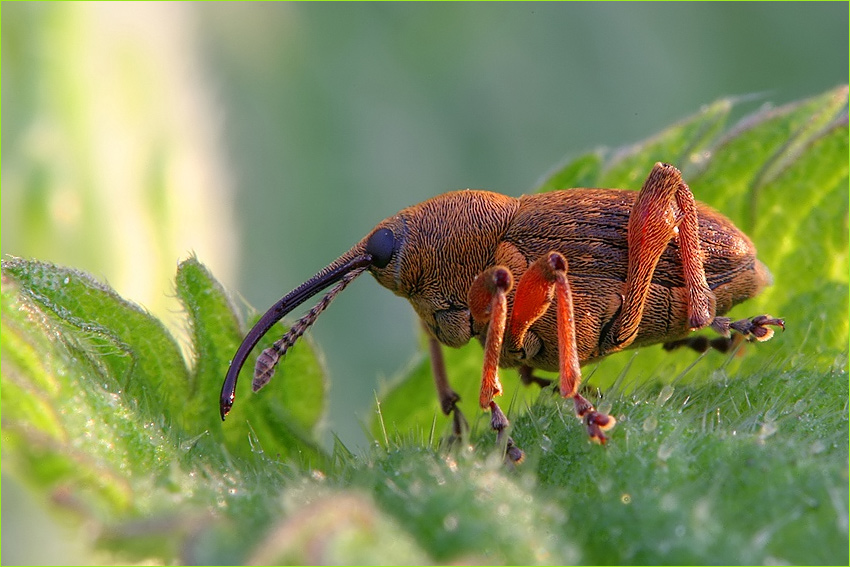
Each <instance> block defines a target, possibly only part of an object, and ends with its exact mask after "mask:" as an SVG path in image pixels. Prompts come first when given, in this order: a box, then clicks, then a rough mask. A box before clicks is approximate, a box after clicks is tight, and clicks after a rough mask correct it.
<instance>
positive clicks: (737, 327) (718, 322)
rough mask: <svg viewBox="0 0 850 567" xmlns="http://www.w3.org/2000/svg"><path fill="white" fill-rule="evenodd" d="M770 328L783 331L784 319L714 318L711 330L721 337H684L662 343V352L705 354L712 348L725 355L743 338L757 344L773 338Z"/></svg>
mask: <svg viewBox="0 0 850 567" xmlns="http://www.w3.org/2000/svg"><path fill="white" fill-rule="evenodd" d="M771 326H773V327H779V328H781V329H782V330H783V331H784V330H785V319H777V318H774V317H771V316H770V315H759V316H757V317H753V318H751V319H741V320H739V321H732V319H730V318H729V317H715V318H714V321H712V322H711V328H712V329H714V330H715V331H717V332H718V333H720V334H721V335H723V336H722V337H717V338H715V339H709V338H708V337H706V336H703V335H699V336H695V337H686V338H684V339H679V340H676V341H669V342H666V343H664V350H673V349H676V348H679V347H680V346H687V347H690V348H692V349H694V350H695V351H697V352H705V351H707V350H708V349H709V348H713V349H715V350H718V351H720V352H724V353H725V352H729V351H730V350H732V349H733V348H734V347H736V346H738V345H739V344H740V343H741V340H743V339H744V338H747V339H749V340H755V341H758V342H762V341H766V340H768V339H770V338H771V337H772V336H773V329H771V328H770V327H771ZM732 331H735V334H732Z"/></svg>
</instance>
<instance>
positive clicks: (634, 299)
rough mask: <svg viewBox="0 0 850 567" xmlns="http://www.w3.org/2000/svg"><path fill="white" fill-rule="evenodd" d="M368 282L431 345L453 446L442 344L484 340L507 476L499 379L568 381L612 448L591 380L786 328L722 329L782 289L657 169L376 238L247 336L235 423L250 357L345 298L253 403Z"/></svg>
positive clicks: (594, 436)
mask: <svg viewBox="0 0 850 567" xmlns="http://www.w3.org/2000/svg"><path fill="white" fill-rule="evenodd" d="M365 271H369V272H370V273H371V274H372V276H374V278H375V279H376V280H377V281H378V283H380V284H381V285H382V286H384V287H386V288H387V289H389V290H390V291H392V292H393V293H395V294H396V295H399V296H401V297H404V298H406V299H407V300H408V301H409V302H410V304H411V305H412V306H413V309H414V310H415V311H416V313H417V315H418V316H419V318H420V319H421V321H422V326H423V327H424V329H425V331H426V332H427V334H428V336H429V351H430V354H431V358H432V368H433V372H434V382H435V386H436V390H437V397H438V400H439V403H440V408H441V409H442V411H443V412H444V413H445V414H446V415H451V416H452V418H453V434H454V435H456V436H460V435H461V434H462V432H463V431H464V429H465V428H466V427H467V425H466V420H465V418H464V417H463V414H462V413H461V411H460V409H459V408H458V406H457V402H458V400H459V399H460V398H459V396H458V395H457V393H456V392H455V391H454V390H453V389H452V387H451V385H450V384H449V377H448V375H447V372H446V369H445V366H444V364H443V362H442V356H441V351H440V349H441V348H442V346H441V345H445V346H449V347H459V346H462V345H464V344H466V343H467V342H469V341H470V340H471V339H477V340H479V341H480V342H481V343H482V345H483V347H484V363H483V368H482V377H481V392H480V396H479V405H480V406H481V408H482V409H484V410H488V411H490V414H491V420H490V425H491V427H492V428H493V430H495V431H496V434H497V441H498V443H499V444H500V446H501V447H502V448H503V449H504V451H505V458H506V460H507V461H508V462H512V463H518V462H520V461H521V460H522V458H523V452H522V451H521V450H520V449H519V448H518V447H516V446H515V444H514V442H513V440H512V439H511V438H510V437H509V436H508V435H507V428H508V425H509V422H508V419H507V417H506V416H505V415H504V413H503V412H502V410H501V408H500V407H499V405H498V404H497V403H496V401H495V398H496V397H497V396H498V395H500V394H501V391H502V387H501V383H500V381H499V377H498V368H500V367H501V368H508V367H515V368H518V370H519V375H520V378H521V379H522V381H523V383H525V384H532V383H536V384H538V385H541V386H543V385H547V384H548V383H549V382H550V381H549V380H546V379H543V378H539V377H537V376H535V375H534V373H533V372H534V370H535V369H539V370H547V371H557V372H558V374H559V376H558V384H557V386H558V388H559V390H560V393H561V395H562V396H563V397H565V398H572V400H573V403H574V406H575V411H576V415H577V417H578V418H579V419H580V420H581V421H582V422H583V423H584V426H585V427H586V429H587V431H588V435H589V437H590V439H591V440H593V441H596V442H598V443H600V444H604V443H605V442H606V441H607V439H608V437H607V435H606V432H607V431H609V430H610V429H611V428H612V427H613V426H614V424H615V420H614V418H613V417H611V416H609V415H606V414H604V413H601V412H598V411H596V409H595V408H594V407H593V405H592V404H591V403H590V402H589V401H588V400H586V399H585V398H584V397H583V396H582V395H581V394H580V393H579V389H578V387H579V384H580V381H581V370H580V367H581V366H582V365H583V364H585V363H588V362H591V361H594V360H597V359H599V358H602V357H604V356H606V355H608V354H611V353H614V352H617V351H621V350H623V349H626V348H634V347H640V346H646V345H650V344H655V343H664V344H665V346H666V347H668V348H673V347H674V346H681V345H685V346H691V347H693V348H706V347H705V344H706V343H705V340H704V338H703V339H702V341H699V340H697V337H693V340H691V338H689V335H690V333H691V332H692V331H695V330H697V329H700V328H704V327H707V326H710V327H711V328H712V329H714V330H715V331H717V332H718V333H719V334H720V335H721V339H720V340H714V341H711V342H710V343H708V344H710V345H711V346H714V347H715V348H718V349H721V350H722V349H723V348H724V346H728V342H729V341H731V340H732V338H731V333H732V332H735V333H737V334H739V335H743V336H745V337H747V338H749V339H753V340H759V341H762V340H767V339H769V338H770V337H771V336H772V335H773V329H772V327H780V328H783V329H784V321H783V320H782V319H777V318H774V317H771V316H770V315H759V316H757V317H753V318H749V319H742V320H739V321H732V320H730V319H728V318H726V317H723V315H724V314H725V313H726V312H728V311H729V310H730V309H731V308H732V307H733V306H734V305H736V304H738V303H740V302H742V301H744V300H746V299H749V298H751V297H754V296H755V295H757V294H758V293H759V292H760V291H761V289H762V288H763V287H765V286H766V285H770V284H771V283H772V282H771V276H770V272H769V271H768V269H767V268H766V267H765V266H764V265H763V264H762V263H761V262H760V261H759V260H758V259H757V258H756V250H755V247H754V246H753V243H752V242H751V241H750V239H749V238H748V237H747V236H746V235H745V234H744V233H743V232H741V231H740V230H739V229H738V228H737V227H736V226H735V225H734V224H733V223H732V222H731V221H730V220H729V219H727V218H726V217H725V216H723V215H722V214H720V213H718V212H717V211H715V210H714V209H712V208H710V207H709V206H707V205H705V204H702V203H699V202H697V201H696V200H695V199H694V197H693V195H692V194H691V191H690V189H689V188H688V186H687V184H686V183H685V182H684V180H683V179H682V177H681V173H680V172H679V170H677V169H676V168H675V167H673V166H672V165H668V164H664V163H657V164H655V166H654V167H653V168H652V170H651V171H650V172H649V175H648V177H647V179H646V181H645V182H644V184H643V187H642V188H641V189H640V191H633V190H623V189H583V188H578V189H566V190H562V191H552V192H548V193H540V194H534V195H526V196H523V197H519V198H513V197H508V196H505V195H501V194H498V193H492V192H489V191H475V190H464V191H455V192H450V193H444V194H442V195H438V196H436V197H434V198H432V199H429V200H427V201H425V202H423V203H420V204H418V205H414V206H411V207H408V208H406V209H404V210H402V211H401V212H399V213H397V214H395V215H393V216H391V217H389V218H387V219H385V220H383V221H382V222H380V223H379V224H378V225H377V226H376V227H375V228H374V229H373V230H372V231H371V232H370V233H369V234H368V235H367V236H366V237H364V238H363V239H362V240H361V241H360V242H358V243H357V244H355V245H354V246H353V247H352V248H351V249H350V250H348V251H347V252H346V253H344V254H343V255H342V256H340V257H339V258H337V259H336V260H335V261H334V262H332V263H331V264H329V265H328V266H327V267H326V268H324V269H323V270H322V271H320V272H319V273H318V274H316V275H315V276H313V277H312V278H311V279H309V280H308V281H307V282H305V283H304V284H302V285H301V286H299V287H297V288H296V289H295V290H293V291H292V292H290V293H289V294H288V295H286V296H285V297H283V298H282V299H281V300H280V301H278V302H277V303H276V304H275V305H274V306H272V307H271V309H269V310H268V311H267V312H266V313H265V314H264V315H263V316H262V317H261V318H260V320H259V321H258V322H257V324H256V325H254V327H253V328H252V329H251V330H250V331H249V332H248V334H247V335H246V337H245V339H244V340H243V342H242V344H241V345H240V347H239V349H238V350H237V352H236V355H235V356H234V358H233V360H232V361H231V365H230V368H229V370H228V372H227V375H226V377H225V381H224V384H223V386H222V391H221V399H220V413H221V417H222V419H224V418H225V416H226V415H227V413H228V412H229V411H230V409H231V407H232V406H233V402H234V398H235V388H236V380H237V378H238V374H239V371H240V369H241V368H242V366H243V364H244V363H245V360H246V359H247V357H248V355H249V353H250V352H251V350H252V349H253V348H254V346H255V345H256V344H257V342H258V341H259V340H260V339H261V338H262V336H263V335H264V334H265V333H266V332H267V331H268V330H269V329H270V328H271V327H272V326H273V325H274V324H275V323H276V322H277V321H279V320H280V319H281V318H283V317H284V316H285V315H287V314H288V313H290V312H291V311H292V310H293V309H295V308H296V307H298V306H299V305H300V304H302V303H304V302H305V301H307V300H308V299H309V298H310V297H312V296H313V295H315V294H317V293H319V292H320V291H322V290H324V289H326V288H328V287H330V288H331V289H330V290H329V291H328V292H327V293H326V294H325V295H324V296H323V297H322V298H321V299H320V301H319V302H318V303H317V304H316V305H315V306H314V307H313V308H312V309H310V310H309V311H308V312H307V314H306V315H304V316H303V317H302V318H301V319H300V320H298V321H297V322H296V323H295V324H294V325H292V327H291V328H290V330H289V331H288V332H287V333H286V334H285V335H284V336H283V337H282V338H281V339H280V340H278V341H277V342H276V343H274V345H273V346H272V347H269V348H268V349H266V350H265V351H263V353H262V354H261V355H260V357H259V358H258V359H257V366H256V369H255V372H254V382H253V387H254V390H255V391H256V390H258V389H260V388H261V387H262V386H264V385H265V384H266V383H268V381H269V380H270V379H271V377H272V375H273V373H274V368H275V365H276V364H277V363H278V361H279V360H280V357H281V356H283V354H284V353H285V352H286V350H287V349H288V348H289V347H291V346H292V345H293V344H294V343H295V342H296V341H297V340H298V338H299V337H300V336H301V335H303V334H304V332H305V331H306V330H307V329H308V328H309V327H310V326H311V325H312V324H313V323H314V322H315V320H316V319H317V318H318V316H319V315H320V314H321V313H322V311H324V309H325V308H327V306H328V305H329V304H330V302H331V301H332V300H333V298H334V297H335V296H336V295H337V294H339V293H340V292H341V291H342V290H343V289H345V287H346V286H347V285H348V284H349V283H350V282H351V281H353V280H354V279H355V278H356V277H357V276H359V275H360V274H362V273H363V272H365Z"/></svg>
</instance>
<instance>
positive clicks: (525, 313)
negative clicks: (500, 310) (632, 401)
mask: <svg viewBox="0 0 850 567" xmlns="http://www.w3.org/2000/svg"><path fill="white" fill-rule="evenodd" d="M553 299H554V300H555V304H556V309H557V321H558V323H557V325H558V363H559V364H558V365H559V369H558V370H559V374H560V376H559V388H560V392H561V395H562V396H563V397H565V398H572V399H573V402H574V403H575V408H576V415H577V416H578V418H579V419H581V420H582V421H583V422H584V424H585V426H586V427H587V430H588V433H589V434H590V438H591V439H592V440H593V441H596V442H598V443H605V441H607V437H605V435H604V434H603V433H602V432H603V431H605V430H608V429H611V428H612V427H613V426H614V424H615V423H616V420H615V419H614V418H613V417H611V416H608V415H606V414H603V413H599V412H597V411H596V409H595V408H594V407H593V405H592V404H591V403H590V402H588V401H587V400H586V399H585V398H584V397H583V396H582V395H581V394H579V393H578V387H579V384H580V383H581V369H580V367H579V360H578V348H577V346H576V331H575V318H574V315H573V296H572V291H571V290H570V282H569V280H568V279H567V260H566V258H564V257H563V256H562V255H561V254H559V253H558V252H550V253H549V254H547V255H546V256H544V257H543V258H540V259H539V260H537V261H536V262H534V263H533V264H531V266H529V267H528V270H527V271H526V272H525V273H524V274H523V275H522V277H521V278H520V280H519V283H518V284H517V291H516V295H515V296H514V308H513V312H512V313H511V340H512V341H514V342H515V343H517V344H522V339H523V337H524V336H525V333H526V332H527V331H528V328H529V327H530V326H531V325H532V324H533V323H534V321H536V320H537V319H538V318H540V316H542V315H543V313H545V312H546V309H548V307H549V305H550V303H551V302H552V300H553ZM520 376H521V377H522V378H523V381H526V380H529V381H530V380H531V371H530V369H527V370H524V369H523V368H520Z"/></svg>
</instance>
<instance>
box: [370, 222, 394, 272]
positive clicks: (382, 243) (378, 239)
mask: <svg viewBox="0 0 850 567" xmlns="http://www.w3.org/2000/svg"><path fill="white" fill-rule="evenodd" d="M394 247H395V235H394V234H393V231H391V230H390V229H388V228H382V229H380V230H376V231H375V232H374V233H372V236H370V237H369V241H368V242H367V243H366V253H367V254H369V255H370V256H372V265H373V266H375V267H377V268H383V267H385V266H386V265H387V264H389V263H390V259H391V258H392V257H393V248H394Z"/></svg>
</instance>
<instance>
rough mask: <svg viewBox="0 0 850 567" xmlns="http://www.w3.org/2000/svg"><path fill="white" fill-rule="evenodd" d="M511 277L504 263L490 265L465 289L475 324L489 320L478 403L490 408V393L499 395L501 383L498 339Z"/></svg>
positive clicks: (502, 327)
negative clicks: (467, 289)
mask: <svg viewBox="0 0 850 567" xmlns="http://www.w3.org/2000/svg"><path fill="white" fill-rule="evenodd" d="M512 286H513V276H512V275H511V272H510V270H508V269H507V268H505V267H504V266H493V267H492V268H488V269H487V270H485V271H484V272H482V273H480V274H479V275H478V276H477V277H476V278H475V280H474V281H473V282H472V287H470V289H469V298H468V299H469V301H468V303H469V312H470V314H471V315H472V318H473V319H475V321H476V322H478V323H489V324H488V326H487V338H486V339H485V340H484V369H483V373H482V377H481V394H480V396H479V398H478V403H479V404H480V405H481V407H482V408H483V409H489V408H490V402H492V401H493V396H498V395H501V393H502V385H501V383H500V382H499V376H498V374H497V370H498V367H499V358H500V357H501V355H502V341H503V340H504V336H505V325H506V322H507V316H508V291H510V289H511V287H512Z"/></svg>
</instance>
